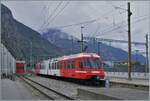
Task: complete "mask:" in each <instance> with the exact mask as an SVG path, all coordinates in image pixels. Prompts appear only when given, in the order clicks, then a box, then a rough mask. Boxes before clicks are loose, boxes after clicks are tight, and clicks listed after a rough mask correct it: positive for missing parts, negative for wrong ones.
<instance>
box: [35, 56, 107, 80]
mask: <svg viewBox="0 0 150 101" xmlns="http://www.w3.org/2000/svg"><path fill="white" fill-rule="evenodd" d="M35 72H36V74H42V75H52V76H59V77H64V78H73V79H80V80H96V81H99V80H105V71H104V69H103V67H102V60H101V58H100V56H98V55H97V54H95V53H79V54H74V55H69V56H63V57H58V58H53V59H48V60H44V61H42V62H39V63H37V64H36V70H35Z"/></svg>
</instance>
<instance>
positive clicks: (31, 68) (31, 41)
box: [30, 41, 32, 69]
mask: <svg viewBox="0 0 150 101" xmlns="http://www.w3.org/2000/svg"><path fill="white" fill-rule="evenodd" d="M30 69H32V41H30Z"/></svg>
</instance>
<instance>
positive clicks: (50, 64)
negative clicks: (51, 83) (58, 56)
mask: <svg viewBox="0 0 150 101" xmlns="http://www.w3.org/2000/svg"><path fill="white" fill-rule="evenodd" d="M52 63H53V62H52V61H50V62H49V66H48V69H47V71H48V75H52Z"/></svg>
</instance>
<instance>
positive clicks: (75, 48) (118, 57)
mask: <svg viewBox="0 0 150 101" xmlns="http://www.w3.org/2000/svg"><path fill="white" fill-rule="evenodd" d="M42 35H43V37H44V38H45V39H47V40H49V41H50V42H51V43H53V44H54V45H56V46H58V47H60V48H61V49H63V50H64V51H65V53H66V54H71V53H79V52H80V50H81V49H80V44H79V42H78V40H79V39H77V38H74V37H73V36H71V35H69V34H68V33H65V32H62V31H61V30H59V29H49V30H47V31H46V32H44V33H43V34H42ZM85 45H86V46H87V49H86V52H96V53H98V42H96V41H88V42H86V43H85ZM99 53H100V56H101V57H102V59H103V60H106V61H107V60H112V61H127V60H128V53H127V52H126V51H124V50H123V49H120V48H115V47H113V46H109V45H107V44H104V43H100V44H99ZM132 59H133V60H134V61H135V60H136V59H137V60H138V61H140V62H141V63H142V64H145V57H144V56H142V55H140V54H137V55H136V54H132Z"/></svg>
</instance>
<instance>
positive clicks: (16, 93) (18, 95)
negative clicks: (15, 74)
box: [1, 79, 35, 100]
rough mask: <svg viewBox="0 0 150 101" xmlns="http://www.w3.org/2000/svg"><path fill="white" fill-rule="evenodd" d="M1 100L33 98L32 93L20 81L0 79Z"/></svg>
mask: <svg viewBox="0 0 150 101" xmlns="http://www.w3.org/2000/svg"><path fill="white" fill-rule="evenodd" d="M1 99H2V100H33V99H35V97H34V96H33V94H32V93H31V92H30V91H29V90H28V89H27V88H26V87H25V86H24V85H23V84H22V83H20V82H18V81H12V80H9V79H1Z"/></svg>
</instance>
